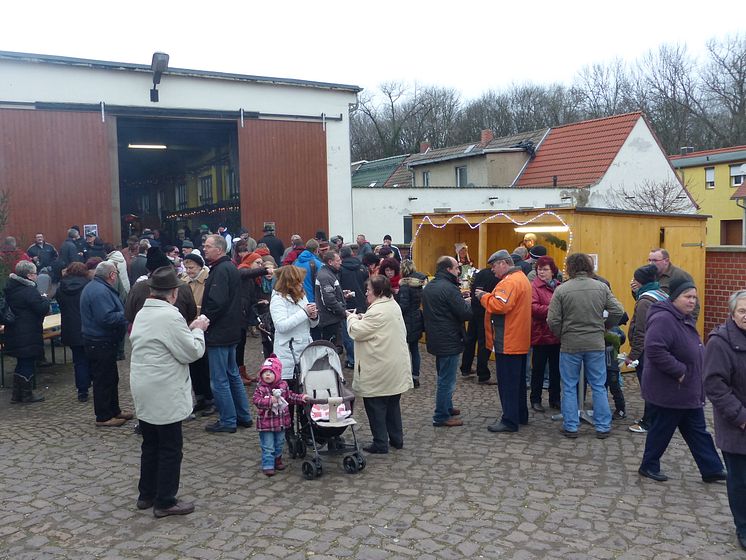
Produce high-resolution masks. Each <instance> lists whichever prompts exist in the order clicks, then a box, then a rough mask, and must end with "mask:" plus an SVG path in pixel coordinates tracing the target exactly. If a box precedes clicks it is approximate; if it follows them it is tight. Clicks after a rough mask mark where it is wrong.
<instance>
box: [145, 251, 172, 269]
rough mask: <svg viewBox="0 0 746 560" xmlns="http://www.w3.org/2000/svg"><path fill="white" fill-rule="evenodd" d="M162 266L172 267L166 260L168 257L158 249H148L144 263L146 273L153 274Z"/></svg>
mask: <svg viewBox="0 0 746 560" xmlns="http://www.w3.org/2000/svg"><path fill="white" fill-rule="evenodd" d="M162 266H172V265H171V261H170V260H168V257H167V256H166V255H164V254H163V251H161V248H160V247H151V248H150V249H148V258H147V260H146V261H145V268H147V269H148V272H153V271H154V270H156V269H158V268H161V267H162Z"/></svg>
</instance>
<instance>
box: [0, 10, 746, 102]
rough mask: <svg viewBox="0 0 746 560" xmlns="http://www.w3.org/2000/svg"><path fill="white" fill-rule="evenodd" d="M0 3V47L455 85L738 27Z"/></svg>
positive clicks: (543, 70)
mask: <svg viewBox="0 0 746 560" xmlns="http://www.w3.org/2000/svg"><path fill="white" fill-rule="evenodd" d="M445 6H448V9H446V8H445ZM612 6H614V7H612ZM454 8H456V9H454ZM1 13H2V15H1V16H0V17H2V33H1V34H0V50H6V51H19V52H32V53H40V54H52V55H60V56H72V57H78V58H92V59H99V60H110V61H117V62H132V63H140V64H150V58H151V55H152V53H153V52H154V51H156V50H161V51H164V52H167V53H168V54H169V55H170V57H171V61H170V65H171V66H172V67H178V68H190V69H198V70H214V71H223V72H234V73H239V74H252V75H258V76H273V77H282V78H298V79H304V80H315V81H324V82H335V83H341V84H352V85H358V86H361V87H363V88H366V89H376V87H377V86H378V84H380V83H381V82H384V81H390V80H403V81H407V82H409V83H413V82H415V81H416V82H417V83H418V84H420V85H439V86H445V87H453V88H455V89H457V90H459V91H460V92H461V93H462V94H463V96H464V98H466V99H468V98H473V97H478V96H479V95H480V94H481V93H483V92H485V91H487V90H488V89H490V88H493V89H497V90H499V89H502V88H505V87H507V86H509V85H511V84H513V83H524V82H528V81H533V82H536V83H549V82H554V81H558V82H563V83H566V84H569V83H570V82H571V81H572V78H573V76H574V75H575V73H576V72H577V71H578V70H580V69H581V68H582V67H583V66H585V65H588V64H593V63H597V62H599V63H604V62H608V61H610V60H612V59H613V58H615V57H618V58H621V59H623V60H626V61H633V60H634V59H636V58H638V57H640V56H641V55H643V54H644V53H646V52H647V51H648V50H650V49H655V48H657V47H658V46H659V45H660V44H662V43H686V44H687V46H688V48H689V50H690V51H691V52H692V53H693V54H695V55H700V56H701V55H703V54H704V50H705V42H706V41H707V40H708V39H710V38H712V37H723V36H725V35H727V34H728V33H731V34H733V33H736V32H738V31H743V30H744V29H746V8H744V2H743V1H742V0H732V1H724V0H708V1H707V2H702V1H701V0H699V1H695V0H680V1H677V2H669V1H663V0H645V1H638V0H627V1H625V2H615V3H613V4H612V3H611V2H603V1H602V2H599V1H597V0H596V1H594V2H591V1H573V0H565V1H564V2H557V1H556V0H553V1H546V0H537V1H534V2H501V1H499V0H491V1H481V0H472V1H471V2H421V1H420V2H413V1H407V0H398V1H392V0H377V1H368V2H359V1H354V0H348V1H339V0H326V1H321V2H308V1H305V2H300V1H298V2H296V1H295V0H292V1H286V2H283V1H281V0H280V1H274V2H272V1H270V2H266V1H262V0H258V1H257V0H255V1H242V2H241V1H228V0H209V1H203V2H195V1H193V0H183V1H181V2H172V1H158V0H149V1H142V0H129V1H127V2H110V1H106V0H98V1H95V2H94V1H89V0H82V1H73V2H59V0H55V1H49V0H35V1H33V2H19V1H15V2H4V3H3V7H2V9H1Z"/></svg>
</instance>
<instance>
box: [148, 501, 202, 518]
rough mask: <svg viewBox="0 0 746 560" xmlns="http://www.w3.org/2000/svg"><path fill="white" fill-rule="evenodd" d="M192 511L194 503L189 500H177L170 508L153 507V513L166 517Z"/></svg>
mask: <svg viewBox="0 0 746 560" xmlns="http://www.w3.org/2000/svg"><path fill="white" fill-rule="evenodd" d="M193 511H194V504H192V503H189V502H181V501H178V502H176V503H175V504H174V505H172V506H171V507H170V508H165V509H161V508H153V515H154V516H156V517H158V518H159V519H160V518H161V517H168V516H169V515H188V514H190V513H192V512H193Z"/></svg>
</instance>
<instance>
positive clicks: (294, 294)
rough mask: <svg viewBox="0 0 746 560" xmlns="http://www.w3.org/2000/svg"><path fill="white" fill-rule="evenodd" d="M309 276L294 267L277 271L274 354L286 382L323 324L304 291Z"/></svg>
mask: <svg viewBox="0 0 746 560" xmlns="http://www.w3.org/2000/svg"><path fill="white" fill-rule="evenodd" d="M305 276H306V271H305V270H303V269H302V268H299V267H297V266H293V265H288V266H283V267H280V268H278V269H277V270H275V278H276V282H275V286H274V289H273V290H272V299H271V300H270V304H269V311H270V314H271V316H272V322H273V323H274V327H275V343H274V352H275V354H276V355H277V357H278V358H279V359H280V361H281V362H282V378H283V379H286V380H287V379H292V378H293V369H294V367H295V364H296V363H297V362H298V358H299V357H300V353H301V352H303V350H304V349H305V348H306V346H308V345H309V344H310V343H311V329H312V328H313V327H315V326H316V325H318V323H319V316H318V312H317V310H316V304H314V303H308V299H306V293H305V290H304V289H303V279H304V277H305Z"/></svg>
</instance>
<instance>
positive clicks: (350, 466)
mask: <svg viewBox="0 0 746 560" xmlns="http://www.w3.org/2000/svg"><path fill="white" fill-rule="evenodd" d="M342 466H343V467H344V469H345V472H346V473H347V474H355V473H356V472H357V471H358V462H357V459H356V458H355V456H354V455H347V456H346V457H345V458H344V459H342Z"/></svg>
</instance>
